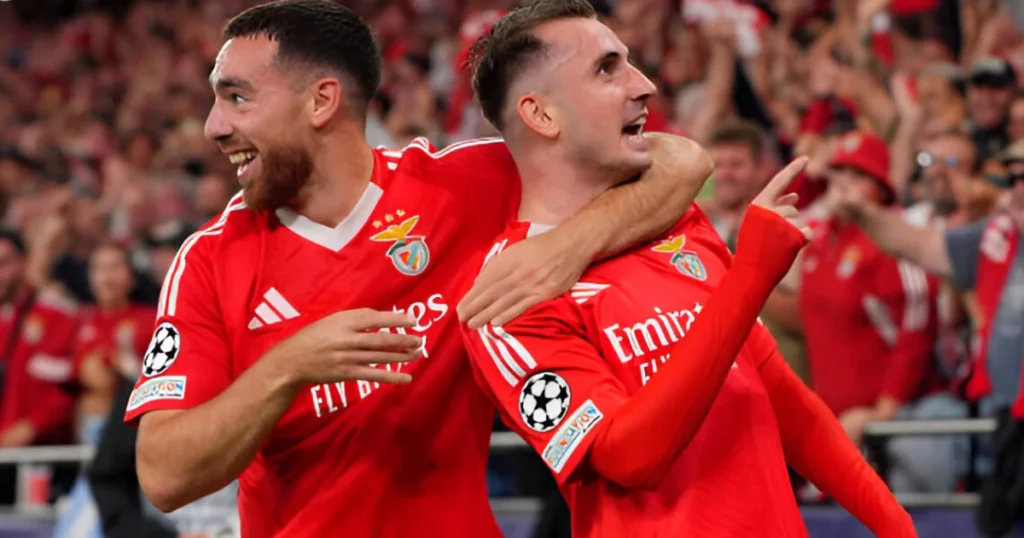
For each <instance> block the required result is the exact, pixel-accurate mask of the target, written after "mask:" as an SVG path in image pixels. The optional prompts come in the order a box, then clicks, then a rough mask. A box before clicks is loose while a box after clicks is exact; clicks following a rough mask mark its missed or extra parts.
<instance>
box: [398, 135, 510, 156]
mask: <svg viewBox="0 0 1024 538" xmlns="http://www.w3.org/2000/svg"><path fill="white" fill-rule="evenodd" d="M504 143H505V140H504V139H502V138H477V139H474V140H467V141H465V142H456V143H454V144H451V145H449V146H448V147H446V148H444V149H441V150H439V151H432V150H431V149H430V142H428V141H427V139H426V138H417V139H415V140H413V141H412V142H411V143H410V144H409V145H408V146H406V147H405V149H403V150H402V151H403V152H405V150H408V149H412V148H415V149H418V150H421V151H423V153H426V154H427V156H428V157H430V158H432V159H440V158H441V157H444V156H446V155H448V154H450V153H454V152H456V151H458V150H460V149H466V148H472V147H475V146H485V145H488V144H504Z"/></svg>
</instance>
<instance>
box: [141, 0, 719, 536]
mask: <svg viewBox="0 0 1024 538" xmlns="http://www.w3.org/2000/svg"><path fill="white" fill-rule="evenodd" d="M225 37H226V38H227V42H226V43H225V44H224V46H223V48H222V49H221V51H220V53H219V55H218V57H217V62H216V65H215V67H214V70H213V73H212V74H211V76H210V81H211V84H212V85H213V88H214V91H215V94H216V100H215V102H214V105H213V108H212V110H211V111H210V114H209V117H208V119H207V123H206V135H207V136H208V138H210V139H212V140H213V141H215V142H216V143H217V144H218V146H219V147H220V149H221V151H222V152H223V153H225V154H226V155H227V156H228V157H229V158H230V159H231V161H232V162H233V163H236V164H237V165H238V179H239V181H240V183H241V184H242V186H243V189H242V193H241V194H240V195H239V196H236V197H235V198H234V199H233V200H232V201H231V202H230V203H229V204H228V206H227V207H226V208H225V209H224V211H223V213H222V214H221V215H220V216H219V217H218V218H216V219H214V220H213V221H211V222H210V223H209V224H207V225H206V226H204V227H203V228H202V229H200V230H199V231H198V232H197V233H196V234H194V235H192V236H191V237H190V238H189V239H188V240H186V241H185V243H184V244H183V245H182V247H181V249H180V251H179V253H178V255H177V257H176V259H175V261H174V263H173V264H172V266H171V269H170V271H169V273H168V275H167V278H166V279H165V281H164V286H163V290H162V293H161V297H160V302H159V306H158V313H157V320H156V323H157V326H156V330H155V332H154V335H153V340H152V341H151V343H150V345H149V348H148V349H147V353H146V356H145V357H144V358H143V365H142V376H141V378H140V379H139V381H138V383H137V385H136V387H135V390H134V392H133V394H132V396H131V398H130V399H129V402H128V405H127V414H126V420H127V421H129V422H132V423H136V422H137V423H138V428H139V436H138V448H137V461H138V472H139V478H140V483H141V485H142V488H143V490H144V491H145V493H146V494H147V496H148V497H149V498H150V499H151V500H152V501H153V503H154V504H155V505H156V506H157V507H158V508H160V509H162V510H164V511H171V510H174V509H176V508H178V507H180V506H182V505H184V504H186V503H189V502H190V501H193V500H195V499H197V498H199V497H201V496H203V495H205V494H208V493H210V492H213V491H216V490H218V489H220V488H222V487H224V486H225V485H226V484H228V483H229V482H231V481H232V480H233V479H235V478H236V477H240V491H239V512H240V516H241V521H242V527H243V535H244V536H247V537H263V536H289V537H292V536H333V535H338V534H344V535H345V536H349V537H353V538H358V537H367V538H369V537H371V536H372V537H374V538H389V537H396V538H397V537H402V538H405V537H408V536H442V535H443V536H449V537H467V538H468V537H474V538H480V537H484V538H486V537H491V536H493V537H497V536H500V532H499V530H498V527H497V525H496V523H495V521H494V518H493V516H492V514H491V511H490V509H489V504H488V496H487V489H486V481H485V476H484V473H485V467H486V461H487V455H488V449H489V439H490V431H491V424H492V420H493V412H494V411H493V407H492V406H491V405H490V404H489V403H488V402H487V400H486V398H485V397H484V396H483V394H482V393H481V392H480V391H479V390H478V389H477V388H476V386H475V384H474V383H473V379H472V374H471V372H470V367H469V364H468V361H467V360H466V356H465V351H464V348H463V345H462V342H461V339H460V337H459V319H458V318H459V315H457V314H456V312H455V310H456V308H455V304H456V301H457V300H458V297H457V296H456V294H457V293H458V291H459V290H463V289H465V288H466V287H468V286H467V285H465V284H464V283H463V282H464V280H463V278H460V272H461V267H462V265H463V262H464V261H465V260H466V259H467V258H468V257H469V256H470V255H471V254H472V253H473V252H475V251H477V250H478V249H480V248H481V247H482V246H484V245H487V244H489V243H490V241H491V240H492V239H493V238H494V236H495V235H496V234H497V233H498V232H500V231H501V229H502V227H503V226H504V224H505V223H506V221H508V219H509V218H510V217H511V215H512V210H513V208H515V207H516V206H517V203H518V199H519V193H518V180H517V179H518V178H517V175H516V169H515V164H514V163H513V161H512V159H511V156H510V155H509V153H508V150H507V149H506V148H505V146H504V145H503V144H502V143H501V141H500V140H476V141H470V142H465V143H461V144H456V145H453V146H451V147H448V148H446V149H443V150H440V151H437V150H435V149H434V148H433V147H431V146H430V144H429V143H428V142H426V141H425V140H417V141H415V142H413V143H412V144H411V145H409V146H408V147H406V148H405V149H402V150H394V151H389V150H385V149H373V148H371V147H370V146H369V145H368V144H367V143H366V140H365V138H364V127H365V124H366V111H367V104H368V102H369V100H370V98H371V97H372V95H373V94H374V92H375V91H376V89H377V85H378V83H379V80H380V61H379V54H378V51H377V47H376V45H375V43H374V41H373V38H372V36H371V33H370V29H369V28H368V27H367V26H366V24H364V23H363V22H362V21H361V20H359V19H358V18H357V17H356V16H355V15H353V14H352V13H351V12H350V11H349V10H347V9H346V8H344V7H341V6H339V5H337V4H335V3H333V2H329V1H322V0H287V1H282V2H274V3H269V4H265V5H261V6H258V7H255V8H252V9H250V10H248V11H245V12H243V13H242V14H240V15H238V16H237V17H235V18H234V19H232V20H231V21H230V22H229V23H228V25H227V27H226V30H225ZM620 112H622V113H623V114H620ZM644 119H645V117H644V115H643V114H641V113H639V111H637V113H635V114H632V115H628V116H627V115H626V114H625V109H623V110H597V111H595V114H594V115H593V116H591V117H590V118H589V119H588V121H593V122H595V123H599V124H600V125H601V126H602V127H608V126H614V128H613V129H611V130H610V131H609V130H607V129H602V130H601V132H602V133H603V135H602V136H604V137H605V139H602V144H603V145H602V146H600V147H605V145H607V144H617V145H620V146H621V147H628V148H630V151H632V152H634V153H636V154H637V155H644V156H645V157H644V158H645V159H648V162H647V163H646V165H645V166H641V167H637V168H635V171H636V172H637V173H638V174H639V172H641V171H643V170H645V169H647V168H648V167H649V166H650V164H651V162H653V167H651V168H650V170H649V171H648V172H647V173H645V174H644V175H643V176H642V177H640V178H639V180H637V181H635V182H631V183H630V184H628V185H623V186H622V187H621V188H618V189H613V190H611V191H609V192H608V193H607V194H606V195H603V196H600V197H599V198H597V199H595V200H594V202H593V203H591V204H589V205H587V207H586V208H580V211H579V212H578V215H577V216H576V217H574V218H572V219H570V220H568V221H566V222H565V223H564V224H563V225H562V226H560V227H559V228H558V229H557V230H555V231H553V232H552V233H551V234H547V235H546V236H545V237H544V238H538V239H537V240H535V241H525V242H523V243H522V244H521V245H517V246H516V247H515V248H511V249H509V251H508V252H507V253H506V254H503V255H502V256H501V257H499V258H497V259H495V260H494V261H493V262H492V264H491V266H490V267H489V271H488V272H487V273H485V274H483V275H481V276H480V278H479V279H478V280H477V281H476V286H475V288H474V290H473V291H471V292H470V294H469V295H468V296H467V297H466V300H465V301H464V302H463V305H462V307H461V308H460V309H459V310H460V311H459V314H461V316H462V317H464V318H466V319H470V320H472V321H474V322H475V323H480V322H485V321H491V320H494V321H495V322H498V323H501V322H502V321H503V320H506V319H511V318H512V317H514V316H515V315H516V314H517V313H519V312H522V311H523V310H525V309H526V308H528V307H529V306H531V305H532V304H535V303H536V302H538V301H541V300H544V299H546V298H549V297H553V296H555V295H558V294H560V293H562V292H565V291H567V290H568V289H569V288H570V287H571V286H572V284H574V283H575V281H576V278H577V277H578V276H579V274H580V273H581V272H582V271H583V269H584V268H585V267H586V266H587V265H588V264H589V263H590V262H591V261H594V260H597V259H600V258H602V257H605V256H608V255H611V254H613V253H615V252H617V251H620V250H622V249H624V248H627V247H628V246H629V245H631V244H638V243H642V242H643V241H646V240H648V239H650V238H651V237H653V236H654V235H656V234H657V233H659V232H661V231H663V230H664V229H666V228H667V227H668V226H669V225H670V223H672V222H674V221H675V220H676V219H678V218H679V216H680V215H681V214H682V212H683V211H684V209H685V208H686V207H687V206H688V205H689V204H690V202H691V201H692V199H693V198H694V196H695V195H696V192H697V191H698V190H699V188H700V186H701V185H702V183H703V181H704V179H705V178H706V176H707V174H708V171H709V170H708V167H707V166H706V164H705V163H706V162H707V158H706V156H705V155H704V152H703V150H702V149H701V148H700V147H699V146H697V145H696V144H695V143H693V142H691V141H687V140H684V139H679V138H671V137H662V138H659V139H657V140H653V137H652V140H648V138H647V137H645V135H643V133H642V128H643V123H644ZM652 142H655V143H652ZM602 157H603V156H602V155H600V154H594V155H593V156H592V158H594V159H601V158H602ZM456 507H457V508H456ZM456 509H458V510H459V511H460V512H461V513H460V514H459V516H458V517H452V516H453V512H452V511H453V510H456Z"/></svg>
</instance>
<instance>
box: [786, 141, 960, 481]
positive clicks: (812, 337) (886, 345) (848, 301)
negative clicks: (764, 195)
mask: <svg viewBox="0 0 1024 538" xmlns="http://www.w3.org/2000/svg"><path fill="white" fill-rule="evenodd" d="M888 174H889V150H888V147H887V146H886V144H885V142H884V141H883V140H881V139H879V138H877V137H874V136H871V135H867V134H863V133H858V132H855V133H852V134H848V135H846V136H845V137H844V138H843V139H841V140H840V141H839V143H838V145H837V148H836V151H835V153H834V155H833V156H832V159H831V161H830V162H829V172H828V181H829V189H830V193H829V195H830V196H836V191H856V192H858V193H859V195H860V196H862V197H863V198H864V199H867V200H871V201H872V203H874V204H877V205H879V206H889V210H892V209H891V204H892V202H893V201H894V200H895V198H896V193H895V191H894V189H893V188H892V185H891V183H890V182H889V179H888V177H889V175H888ZM896 214H897V215H898V214H899V213H898V212H897V213H896ZM815 231H816V233H815V237H814V239H813V240H812V241H811V244H810V245H809V246H808V247H807V249H806V251H805V252H804V254H803V260H802V271H801V277H802V284H801V291H800V307H801V312H802V315H803V327H804V334H805V336H806V338H807V353H808V359H809V361H810V366H811V386H812V387H814V390H815V391H816V392H817V393H818V394H820V395H821V397H822V399H823V400H824V401H825V403H827V404H828V405H829V407H830V408H831V409H832V411H833V412H834V413H836V415H837V416H838V417H839V420H840V422H841V423H842V424H843V427H844V428H845V429H846V431H847V434H848V435H849V436H850V438H851V439H853V441H854V442H855V443H856V444H858V445H859V444H861V441H862V438H863V434H864V428H865V426H866V425H867V423H868V422H869V421H872V420H891V419H893V418H897V417H900V418H934V419H938V418H963V417H964V416H965V415H966V409H964V406H963V405H962V404H961V403H959V402H957V401H956V400H955V399H953V398H952V397H951V396H950V395H949V394H948V393H946V392H945V391H944V390H942V389H943V388H944V387H943V384H942V383H941V380H940V379H939V376H938V371H937V369H936V368H935V363H934V355H933V353H934V349H935V343H936V335H937V332H936V329H937V320H936V314H935V309H936V304H935V302H936V301H935V297H936V294H937V282H935V281H934V279H928V278H927V276H926V275H925V273H924V272H923V271H922V270H921V269H920V268H918V267H917V266H915V265H914V264H912V263H910V262H908V261H901V260H898V259H897V258H894V257H891V256H890V255H888V254H886V253H885V252H883V251H882V250H881V249H879V248H878V247H877V246H875V245H874V244H873V243H872V242H871V238H869V237H868V236H867V235H865V234H864V233H863V232H862V231H861V230H859V229H858V228H857V227H856V226H854V225H853V224H852V223H851V222H850V220H849V218H848V215H846V214H844V213H839V214H837V215H833V216H832V217H831V218H829V219H828V220H826V221H824V222H822V223H821V224H820V225H819V226H816V228H815ZM962 441H963V440H962V439H958V438H957V437H953V436H943V437H938V438H913V437H908V438H900V439H894V440H892V441H891V442H890V443H889V446H888V449H889V450H888V452H889V455H890V459H891V464H892V465H891V473H890V475H889V479H890V481H891V485H892V486H893V488H894V490H898V491H929V492H936V491H952V489H953V487H954V486H955V485H956V481H957V479H958V478H959V475H958V472H962V466H956V465H951V462H955V461H958V460H959V461H963V456H964V454H963V452H965V450H964V449H963V447H962ZM958 449H959V450H960V451H961V452H959V453H958Z"/></svg>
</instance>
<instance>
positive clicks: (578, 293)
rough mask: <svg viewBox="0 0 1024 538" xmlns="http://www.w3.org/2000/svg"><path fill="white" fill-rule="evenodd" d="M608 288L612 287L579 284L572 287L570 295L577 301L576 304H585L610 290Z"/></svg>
mask: <svg viewBox="0 0 1024 538" xmlns="http://www.w3.org/2000/svg"><path fill="white" fill-rule="evenodd" d="M608 286H610V284H591V283H589V282H577V283H576V285H575V286H573V287H572V292H571V293H570V295H572V299H573V300H574V301H576V304H583V303H585V302H587V300H588V299H590V298H591V297H593V296H595V295H597V294H598V293H601V292H602V291H604V290H605V289H606V288H608Z"/></svg>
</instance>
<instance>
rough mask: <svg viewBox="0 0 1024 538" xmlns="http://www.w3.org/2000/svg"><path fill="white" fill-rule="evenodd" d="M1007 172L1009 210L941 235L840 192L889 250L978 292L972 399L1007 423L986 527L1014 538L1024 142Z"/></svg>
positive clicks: (999, 441)
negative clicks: (911, 224) (910, 223)
mask: <svg viewBox="0 0 1024 538" xmlns="http://www.w3.org/2000/svg"><path fill="white" fill-rule="evenodd" d="M999 157H1000V160H1001V161H1002V162H1003V164H1004V166H1005V167H1006V177H1005V178H1003V182H1004V184H1005V185H1006V189H1005V191H1004V192H1003V194H1002V197H1001V202H1000V204H1001V207H1000V208H999V210H998V212H997V213H996V214H995V215H994V216H991V217H989V218H985V219H982V220H979V221H977V222H974V223H971V224H967V225H963V226H958V227H953V228H946V229H940V228H938V227H931V228H925V229H920V228H914V227H912V226H910V225H908V224H907V223H905V222H904V221H903V220H902V219H901V218H900V216H899V215H896V214H893V213H890V212H888V211H885V210H884V209H883V208H880V207H879V206H877V205H876V204H874V203H872V202H871V201H870V200H867V199H865V198H864V197H863V196H861V195H860V193H858V192H856V191H853V190H843V191H840V193H839V194H840V196H839V198H838V209H839V210H840V211H841V212H845V213H846V214H847V215H848V218H850V219H851V220H852V221H853V222H856V223H857V224H858V225H859V226H860V227H861V228H862V229H863V230H864V231H865V232H866V233H867V235H869V236H870V237H871V240H872V241H874V242H875V243H876V244H877V245H878V246H879V247H880V248H881V249H883V250H885V251H886V252H888V253H890V254H892V255H895V256H900V257H903V258H905V259H907V260H909V261H911V262H913V263H915V264H917V265H919V266H920V267H922V268H923V269H924V270H926V271H928V272H929V273H932V274H934V275H938V276H940V277H942V278H945V279H947V280H948V281H950V282H952V284H953V285H954V286H955V287H956V288H957V289H959V290H961V291H971V292H974V297H975V299H976V301H977V308H978V310H979V312H978V315H977V316H974V317H975V318H977V320H978V321H980V323H977V322H976V324H975V327H974V330H975V341H974V345H973V349H974V357H973V360H972V364H973V370H972V372H971V376H970V379H969V380H968V383H967V397H968V398H969V399H971V400H972V401H975V402H978V403H979V412H980V414H981V415H983V416H995V417H997V418H998V419H999V426H998V430H997V431H996V434H995V435H994V436H993V437H992V439H993V441H994V442H993V444H992V446H991V448H992V454H991V455H992V456H993V463H994V468H993V469H992V471H991V472H990V473H989V477H988V479H987V482H986V484H985V486H984V488H983V490H982V505H981V509H980V512H979V518H978V522H979V525H981V526H982V528H983V529H984V530H985V532H986V533H987V534H988V535H990V536H1000V535H1002V534H1005V533H1006V532H1009V531H1010V529H1011V528H1012V525H1013V524H1014V521H1015V517H1016V516H1015V510H1014V509H1013V508H1012V506H1014V505H1012V504H1009V503H1012V502H1015V501H1013V499H1014V498H1015V495H1016V493H1015V491H1019V484H1017V481H1018V480H1019V479H1018V478H1017V476H1018V475H1017V473H1015V472H1013V470H1012V469H1016V468H1017V467H1016V466H1017V465H1018V464H1019V454H1020V453H1021V449H1022V446H1021V442H1022V441H1021V440H1022V439H1024V437H1022V436H1020V435H1019V434H1017V433H1014V432H1016V431H1018V430H1019V424H1020V422H1019V421H1020V420H1021V419H1024V397H1022V394H1021V392H1020V384H1021V370H1022V362H1024V360H1022V357H1024V247H1022V245H1024V235H1022V233H1021V232H1022V231H1024V142H1017V143H1015V144H1013V145H1012V146H1010V147H1009V148H1007V150H1006V151H1005V152H1003V153H1002V154H1000V156H999Z"/></svg>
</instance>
